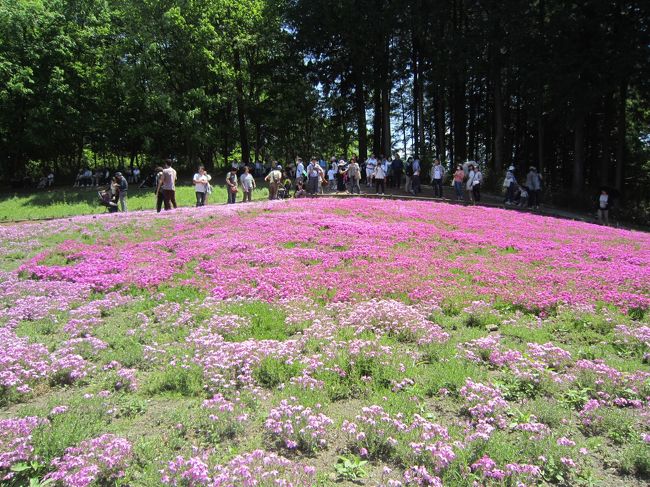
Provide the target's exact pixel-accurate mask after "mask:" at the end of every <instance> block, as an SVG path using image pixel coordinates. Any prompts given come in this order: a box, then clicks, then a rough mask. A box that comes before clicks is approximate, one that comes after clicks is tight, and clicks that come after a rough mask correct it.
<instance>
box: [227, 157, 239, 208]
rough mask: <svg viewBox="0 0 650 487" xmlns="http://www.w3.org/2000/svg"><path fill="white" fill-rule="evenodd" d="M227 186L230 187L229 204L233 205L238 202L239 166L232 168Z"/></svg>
mask: <svg viewBox="0 0 650 487" xmlns="http://www.w3.org/2000/svg"><path fill="white" fill-rule="evenodd" d="M226 187H227V188H228V204H230V205H232V204H235V203H236V202H237V191H239V188H238V187H237V168H236V167H235V166H233V167H231V168H230V172H229V173H228V175H227V176H226Z"/></svg>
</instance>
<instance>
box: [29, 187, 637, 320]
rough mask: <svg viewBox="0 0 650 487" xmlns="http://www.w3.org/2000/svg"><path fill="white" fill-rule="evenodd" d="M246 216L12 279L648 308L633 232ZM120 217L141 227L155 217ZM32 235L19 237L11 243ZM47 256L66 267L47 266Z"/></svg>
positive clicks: (74, 256) (487, 212) (451, 214)
mask: <svg viewBox="0 0 650 487" xmlns="http://www.w3.org/2000/svg"><path fill="white" fill-rule="evenodd" d="M250 208H251V210H249V211H244V210H241V209H239V208H238V209H231V208H227V209H224V208H217V207H215V208H211V209H209V210H208V211H206V212H203V213H202V216H203V217H205V216H206V215H208V214H209V215H210V217H211V218H213V219H212V220H208V221H207V222H206V223H205V224H201V225H197V224H196V222H195V221H193V220H192V219H191V218H188V216H187V212H178V213H177V214H175V215H173V216H171V217H169V218H171V219H172V221H173V222H174V224H173V225H170V226H168V227H165V228H164V229H162V230H160V232H158V233H156V234H155V237H154V238H152V239H151V240H144V241H130V240H128V239H126V240H123V241H116V240H115V239H111V240H110V243H109V241H106V242H104V243H102V242H96V243H84V242H77V241H67V242H63V243H61V244H59V245H58V246H56V247H55V248H54V249H52V250H45V251H43V252H41V253H40V254H38V255H37V256H35V257H34V258H32V259H31V260H29V261H28V262H26V263H25V264H23V265H22V266H21V267H20V271H21V272H22V273H23V275H27V276H32V277H33V278H36V279H41V280H45V281H57V282H72V283H75V284H76V285H80V286H82V287H86V288H87V287H92V288H95V289H102V290H106V289H111V288H114V287H116V286H120V285H122V286H128V285H135V286H140V287H146V286H150V285H155V284H160V283H163V282H165V281H167V280H169V279H170V278H171V277H172V276H173V275H175V274H177V273H179V272H180V271H181V270H182V269H183V268H184V267H185V266H187V265H188V264H190V263H192V262H194V263H196V264H195V266H194V274H195V275H194V276H193V277H191V278H190V280H192V281H194V282H196V283H198V284H199V285H202V286H204V287H207V288H208V289H209V290H210V291H211V292H212V294H213V295H214V296H216V297H221V298H226V297H234V296H238V297H251V298H261V299H266V300H275V299H278V298H289V297H293V296H295V295H296V294H297V293H301V294H303V293H307V294H314V295H316V296H319V295H321V294H322V293H329V295H330V297H332V298H333V299H336V300H346V299H351V298H355V297H358V296H364V297H366V298H371V297H385V296H386V295H391V294H393V295H397V294H406V295H408V296H410V297H411V298H412V299H415V300H420V299H422V298H427V299H431V300H435V299H441V298H442V297H445V296H447V295H449V293H450V292H451V291H453V293H456V294H457V293H458V292H466V293H467V294H470V295H481V296H483V297H486V298H492V299H498V300H501V301H505V302H510V303H514V304H517V305H521V306H523V307H526V308H528V309H547V308H549V307H552V306H555V305H557V304H562V303H567V304H589V303H594V302H597V301H604V302H608V303H613V304H615V305H617V306H619V307H621V308H623V309H627V308H635V307H642V308H645V307H647V306H648V304H649V303H650V298H649V297H648V273H649V272H650V271H649V270H648V264H649V263H650V251H649V250H648V249H649V248H650V237H649V236H648V235H647V234H643V233H638V232H630V231H627V230H618V229H614V228H603V227H597V226H594V225H589V224H585V223H580V222H571V221H559V220H556V219H552V218H547V217H542V216H536V215H530V214H520V213H517V212H509V211H504V210H500V209H491V208H480V207H476V208H463V207H459V206H452V205H446V204H430V203H424V202H398V201H395V202H391V204H390V205H387V204H385V203H384V202H381V201H374V200H362V199H350V200H341V201H339V200H336V201H334V200H308V201H305V200H303V201H292V202H289V203H287V204H256V205H251V207H250ZM134 218H136V219H137V221H138V224H140V222H142V224H143V225H145V226H146V225H149V226H151V224H152V223H151V222H152V221H155V219H156V218H157V217H156V215H155V214H145V213H143V214H139V215H137V216H135V215H134ZM98 220H101V221H105V220H107V221H108V222H109V224H110V223H116V224H117V223H118V222H119V220H118V219H115V220H111V219H109V218H103V219H100V218H98ZM84 221H85V220H84V219H83V218H81V219H72V220H70V222H69V223H67V224H66V223H63V225H64V227H65V226H66V225H68V226H70V227H72V228H74V227H78V225H80V224H82V223H83V222H84ZM86 221H87V220H86ZM297 221H300V222H301V223H304V224H300V225H297V224H296V222H297ZM37 229H38V227H37V226H33V225H30V226H26V228H25V233H26V235H25V237H24V238H25V239H30V238H32V237H31V235H30V233H32V232H33V233H36V234H38V233H39V232H38V231H35V230H37ZM442 242H444V244H442ZM53 252H56V253H58V254H60V255H63V256H65V258H66V263H65V264H48V261H47V258H48V257H49V256H50V255H52V253H53ZM125 256H128V257H125ZM154 256H164V258H163V257H161V258H154ZM225 263H227V265H225ZM289 276H290V278H289ZM453 281H456V282H457V285H456V286H449V282H453Z"/></svg>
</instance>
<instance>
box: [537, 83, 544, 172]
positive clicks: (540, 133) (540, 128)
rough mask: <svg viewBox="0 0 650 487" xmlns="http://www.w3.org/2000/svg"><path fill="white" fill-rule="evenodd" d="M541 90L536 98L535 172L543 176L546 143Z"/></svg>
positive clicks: (540, 89)
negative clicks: (537, 105) (537, 104)
mask: <svg viewBox="0 0 650 487" xmlns="http://www.w3.org/2000/svg"><path fill="white" fill-rule="evenodd" d="M542 90H543V88H541V87H540V88H539V89H538V91H537V96H538V103H539V107H538V112H537V171H538V172H539V174H544V166H545V162H546V156H545V153H544V152H545V151H544V144H545V143H546V140H545V138H546V135H545V132H544V93H543V91H542Z"/></svg>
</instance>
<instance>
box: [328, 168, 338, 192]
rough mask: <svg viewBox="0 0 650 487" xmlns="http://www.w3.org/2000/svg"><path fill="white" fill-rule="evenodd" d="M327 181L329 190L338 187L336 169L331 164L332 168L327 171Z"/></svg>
mask: <svg viewBox="0 0 650 487" xmlns="http://www.w3.org/2000/svg"><path fill="white" fill-rule="evenodd" d="M327 181H328V182H329V186H328V188H329V190H330V191H333V190H334V188H335V187H336V170H335V169H334V166H330V170H329V171H327Z"/></svg>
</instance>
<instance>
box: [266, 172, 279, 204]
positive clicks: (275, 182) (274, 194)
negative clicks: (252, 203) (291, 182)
mask: <svg viewBox="0 0 650 487" xmlns="http://www.w3.org/2000/svg"><path fill="white" fill-rule="evenodd" d="M264 181H266V182H268V183H269V199H270V200H275V199H278V188H279V187H280V183H281V182H282V166H281V165H280V164H278V165H276V167H275V169H273V170H271V172H269V173H268V174H267V175H266V177H265V178H264Z"/></svg>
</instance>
